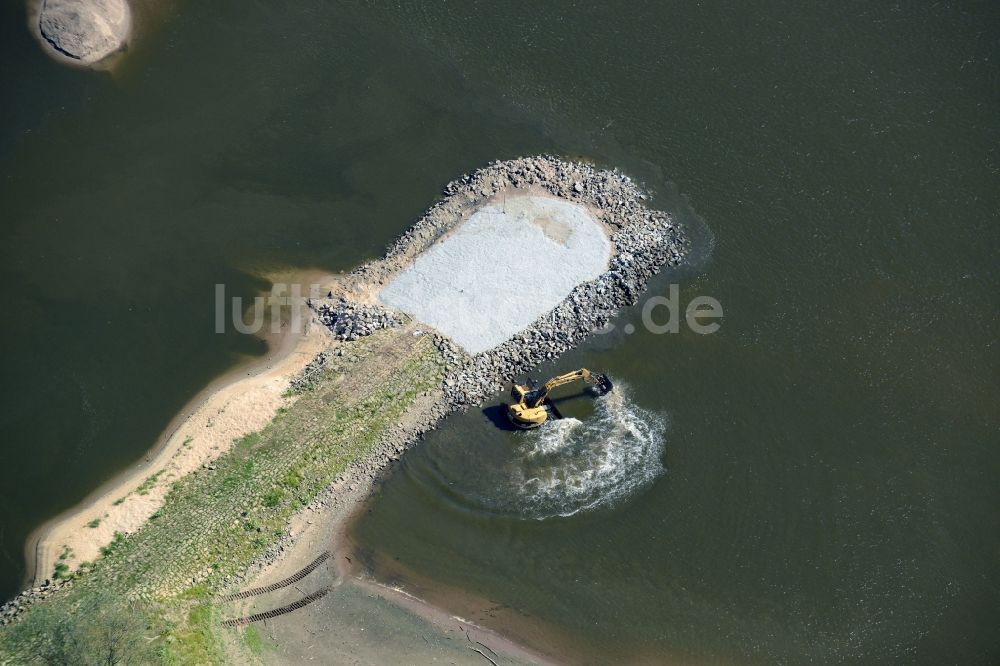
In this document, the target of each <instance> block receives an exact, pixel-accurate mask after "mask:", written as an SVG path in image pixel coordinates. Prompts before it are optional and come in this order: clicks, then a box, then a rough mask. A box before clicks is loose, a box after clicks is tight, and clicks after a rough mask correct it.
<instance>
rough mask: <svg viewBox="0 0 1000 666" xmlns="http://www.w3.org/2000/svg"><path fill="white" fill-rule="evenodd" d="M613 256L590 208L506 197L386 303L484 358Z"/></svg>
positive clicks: (446, 243) (383, 295)
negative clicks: (481, 354)
mask: <svg viewBox="0 0 1000 666" xmlns="http://www.w3.org/2000/svg"><path fill="white" fill-rule="evenodd" d="M610 256H611V244H610V242H609V241H608V238H607V236H606V235H605V233H604V231H603V229H602V227H601V225H600V223H599V222H598V221H597V220H596V219H595V218H594V216H593V215H592V214H591V213H590V212H589V211H588V210H587V209H586V208H585V207H584V206H581V205H580V204H578V203H571V202H568V201H562V200H559V199H556V198H554V197H551V196H531V195H518V196H512V197H502V198H501V200H500V201H494V202H493V203H490V204H487V205H485V206H483V207H481V208H479V209H478V210H476V211H475V212H473V213H472V215H471V216H470V217H469V219H468V221H466V222H464V223H463V224H461V225H460V226H459V227H457V228H456V229H455V230H454V231H453V232H452V233H451V234H449V235H448V236H447V238H445V239H443V240H442V241H440V242H438V243H436V244H434V245H433V246H432V247H430V248H429V249H428V250H426V251H425V252H424V253H423V254H421V255H420V256H419V257H417V259H416V261H414V262H413V264H412V265H411V266H409V267H407V268H405V269H404V270H402V271H401V272H400V273H399V275H397V276H396V278H395V279H394V280H392V282H390V283H389V285H388V286H387V287H385V288H384V289H383V290H382V291H381V292H380V293H379V295H378V299H379V300H380V301H381V302H383V303H385V304H386V305H389V306H392V307H393V308H396V309H398V310H402V311H404V312H406V313H407V314H410V315H412V316H413V317H414V318H416V319H417V320H419V321H421V322H424V323H426V324H430V325H431V326H433V327H434V328H436V329H437V330H438V331H440V332H442V333H444V334H445V335H447V336H448V337H450V338H451V339H452V340H454V341H455V342H456V343H457V344H458V345H459V346H460V347H462V349H463V350H465V351H466V352H467V353H469V354H478V353H480V352H483V351H486V350H487V349H491V348H493V347H496V346H497V345H499V344H500V343H502V342H503V341H505V340H508V339H510V338H511V337H512V336H513V335H514V334H516V333H518V332H519V331H521V330H523V329H525V328H527V327H528V326H530V325H531V323H532V322H533V321H534V320H535V319H537V318H538V317H539V316H540V315H542V314H545V313H546V312H548V311H549V310H551V309H552V308H553V307H555V306H556V305H558V304H559V302H560V301H562V300H563V299H564V298H565V297H566V295H567V294H569V293H570V291H572V289H573V288H574V287H575V286H576V285H578V284H580V283H581V282H585V281H587V280H591V279H594V278H596V277H597V276H598V275H600V274H601V273H603V272H604V270H605V268H606V267H607V265H608V260H609V258H610Z"/></svg>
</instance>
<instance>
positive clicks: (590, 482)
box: [510, 386, 666, 519]
mask: <svg viewBox="0 0 1000 666" xmlns="http://www.w3.org/2000/svg"><path fill="white" fill-rule="evenodd" d="M665 431H666V423H665V420H664V419H663V418H662V417H660V416H658V415H656V414H653V413H652V412H649V411H646V410H644V409H642V408H640V407H639V406H637V405H636V404H634V403H633V402H632V401H631V400H629V396H628V392H627V388H626V387H623V386H618V387H616V388H615V390H614V391H612V392H611V393H609V394H608V395H606V396H604V397H602V398H599V399H598V400H597V405H596V410H595V413H594V415H593V416H592V417H591V418H589V419H587V420H586V421H579V420H577V419H572V418H570V419H561V420H558V421H550V422H548V423H546V424H545V425H543V426H542V427H541V428H539V429H538V430H536V431H533V432H530V433H525V434H523V435H521V436H520V439H521V440H522V441H521V442H520V444H519V446H518V448H517V450H516V452H515V456H514V460H513V461H512V470H511V472H512V473H511V476H510V482H511V483H512V484H513V487H512V488H510V490H511V491H513V492H511V494H510V497H511V499H512V500H513V501H514V502H515V503H516V505H517V506H516V509H517V512H518V513H520V514H521V515H525V516H529V517H532V518H537V519H543V518H550V517H553V516H571V515H573V514H575V513H578V512H580V511H585V510H587V509H593V508H596V507H598V506H602V505H609V504H613V503H614V502H616V501H618V500H621V499H624V498H626V497H628V496H630V495H632V494H633V493H635V492H637V491H638V490H640V489H641V488H643V487H645V486H647V485H648V484H649V483H651V482H652V481H653V479H655V478H656V477H657V476H659V475H660V474H661V473H663V464H662V462H661V457H662V455H663V446H664V433H665ZM511 508H515V507H511Z"/></svg>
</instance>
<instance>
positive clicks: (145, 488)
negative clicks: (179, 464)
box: [135, 469, 163, 495]
mask: <svg viewBox="0 0 1000 666" xmlns="http://www.w3.org/2000/svg"><path fill="white" fill-rule="evenodd" d="M161 474H163V470H162V469H161V470H160V471H158V472H156V473H155V474H150V475H149V476H147V477H146V479H145V480H144V481H143V482H142V483H141V484H139V487H138V488H136V489H135V492H137V493H139V494H140V495H148V494H149V491H150V490H152V489H153V486H155V485H156V481H157V479H159V478H160V475H161Z"/></svg>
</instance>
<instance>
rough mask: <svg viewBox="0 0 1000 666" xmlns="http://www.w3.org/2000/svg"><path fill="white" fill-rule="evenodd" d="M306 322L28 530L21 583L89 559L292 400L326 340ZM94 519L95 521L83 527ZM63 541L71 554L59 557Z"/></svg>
mask: <svg viewBox="0 0 1000 666" xmlns="http://www.w3.org/2000/svg"><path fill="white" fill-rule="evenodd" d="M299 277H303V278H307V277H309V276H308V275H306V276H299ZM312 277H315V276H314V275H313V276H312ZM303 281H305V280H303ZM326 281H327V279H324V280H323V282H326ZM304 323H305V326H304V328H303V330H302V331H301V332H299V333H294V332H291V331H287V330H286V331H282V332H281V333H279V334H277V335H274V336H271V337H269V338H268V342H269V346H270V348H269V350H268V352H267V354H265V356H264V357H262V358H260V359H255V360H253V361H250V362H244V363H241V364H239V365H238V366H237V367H236V368H233V369H232V370H230V371H228V372H226V373H225V374H223V375H222V376H220V377H217V378H216V379H214V380H213V381H212V382H211V383H209V384H208V386H206V387H205V388H204V389H202V390H201V391H199V392H198V394H197V395H195V396H194V397H193V398H192V399H191V400H189V401H188V403H187V404H186V405H185V406H184V407H183V408H182V409H181V410H180V411H179V412H178V413H177V415H176V416H174V418H172V419H171V421H170V423H169V424H168V425H167V427H166V428H165V429H164V431H163V433H162V434H161V435H160V436H159V437H158V438H157V441H156V443H155V444H154V445H153V447H152V448H151V449H150V450H149V451H147V452H146V453H145V454H144V455H143V456H142V459H141V460H140V461H138V462H137V463H135V464H133V465H132V466H130V467H129V468H128V469H126V470H125V471H123V472H121V473H120V474H118V475H116V476H115V477H113V478H111V479H109V480H108V481H106V482H104V483H103V484H101V486H100V487H98V488H97V489H96V490H94V491H93V492H92V493H91V494H90V495H88V496H87V497H86V498H85V499H83V500H82V501H81V502H79V503H78V504H77V505H76V506H74V507H72V508H71V509H69V510H67V511H64V512H63V513H60V514H59V515H57V516H55V517H53V518H51V519H49V520H48V521H46V522H45V523H43V524H42V525H40V526H39V527H38V528H36V529H35V530H33V531H32V533H31V534H30V535H29V537H28V539H27V541H26V543H25V562H26V564H27V567H26V569H27V571H26V576H25V579H26V580H25V584H24V586H25V587H31V586H33V585H38V584H41V583H42V582H43V581H45V580H46V579H50V578H51V576H52V574H53V570H54V568H55V565H56V564H57V563H58V562H64V563H65V564H67V565H68V566H69V567H70V569H76V567H77V566H78V565H79V564H80V563H81V562H89V561H93V560H95V559H96V558H97V557H98V556H99V555H100V549H101V547H103V546H105V545H107V544H108V543H110V542H111V541H112V540H113V539H114V535H115V533H116V532H123V533H126V534H127V533H131V532H134V531H136V530H137V529H139V528H141V527H142V525H143V524H145V522H146V521H147V520H148V519H149V518H150V516H152V515H153V514H154V513H156V510H157V509H158V508H159V507H160V506H161V505H162V504H163V499H164V497H165V496H166V494H167V492H168V491H169V488H170V484H171V483H172V482H173V481H176V480H177V479H178V478H180V477H181V476H183V475H185V474H187V473H189V472H190V471H191V470H193V469H196V468H198V467H199V466H201V465H204V464H206V463H208V462H210V461H211V460H213V459H215V458H217V457H218V456H219V455H221V454H222V453H224V452H225V451H226V450H228V449H229V446H230V445H231V444H232V442H233V441H234V440H236V439H238V438H240V437H242V436H244V435H246V434H249V433H251V432H254V431H256V430H259V429H260V428H262V427H264V426H265V425H267V423H269V422H270V421H271V420H272V419H273V418H274V416H275V415H276V414H277V411H278V409H279V408H281V407H283V406H286V405H287V404H289V402H290V399H289V398H287V397H285V396H284V394H285V391H286V390H287V388H288V382H289V381H290V380H291V379H292V378H293V377H295V376H296V375H298V373H299V372H300V371H301V370H302V368H304V367H305V365H306V364H307V363H309V361H311V360H312V359H313V358H315V356H316V354H318V353H319V352H320V351H321V350H322V349H323V348H324V347H325V346H327V345H328V344H329V343H330V336H329V334H328V333H327V332H326V329H325V328H324V327H323V326H319V325H315V324H314V323H313V322H312V321H311V320H309V319H308V317H304ZM150 480H152V481H150ZM95 519H99V520H100V524H99V525H97V526H96V527H89V526H88V524H89V523H90V522H91V521H93V520H95ZM66 548H69V549H70V554H69V555H67V557H65V558H64V559H61V558H60V556H61V555H63V554H64V553H65V552H66Z"/></svg>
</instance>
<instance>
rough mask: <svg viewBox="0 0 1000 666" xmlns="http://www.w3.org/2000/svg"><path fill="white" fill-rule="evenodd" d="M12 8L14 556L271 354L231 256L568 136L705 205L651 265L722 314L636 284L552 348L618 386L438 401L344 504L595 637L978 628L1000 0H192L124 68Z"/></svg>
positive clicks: (288, 254)
mask: <svg viewBox="0 0 1000 666" xmlns="http://www.w3.org/2000/svg"><path fill="white" fill-rule="evenodd" d="M2 11H3V22H2V31H3V33H2V34H3V39H2V40H0V51H2V55H3V62H4V68H3V70H2V74H0V76H2V77H3V78H2V85H3V88H4V91H5V95H4V99H5V102H4V104H3V106H2V107H0V113H2V114H3V123H2V129H0V173H2V180H0V202H2V206H3V208H2V211H3V212H2V216H0V239H2V241H0V252H2V261H0V272H2V278H3V280H4V284H5V286H6V288H7V294H8V295H7V299H6V306H7V317H6V325H5V326H3V328H2V334H0V335H2V342H3V344H2V345H0V349H2V350H3V351H2V354H3V359H2V363H3V367H4V369H5V375H4V379H5V381H4V383H3V388H2V391H3V396H2V397H3V399H2V401H0V424H2V426H3V432H4V437H3V438H2V440H0V446H2V447H3V449H2V450H3V455H4V460H5V461H6V462H7V464H5V465H3V466H0V524H2V534H0V548H2V551H0V552H2V553H3V557H4V566H3V576H2V578H0V583H2V592H3V593H4V595H5V596H6V595H9V594H11V593H12V592H13V591H15V589H16V588H17V586H18V584H19V582H20V579H21V576H22V575H23V571H24V568H23V567H24V563H23V556H22V549H23V544H24V540H25V538H26V537H27V535H28V533H29V532H30V530H32V529H33V528H34V527H36V526H37V525H38V524H39V523H40V522H42V521H44V520H45V519H47V518H49V517H51V516H52V515H54V514H56V513H58V512H60V511H62V510H65V509H66V508H68V507H70V506H72V505H73V504H74V503H76V502H78V501H79V500H80V499H81V498H83V497H84V496H86V494H87V493H88V492H90V491H92V490H93V489H94V488H96V487H97V486H98V485H99V484H100V483H101V482H103V481H104V480H106V479H107V478H108V477H109V475H111V474H112V473H113V472H115V471H117V470H121V469H124V468H125V467H127V466H128V465H130V464H133V463H135V462H136V461H137V460H139V459H141V458H142V456H143V454H144V453H145V452H146V450H147V449H148V448H149V447H150V446H151V445H152V443H153V442H154V441H155V440H156V438H157V436H158V434H159V433H160V432H161V431H162V430H163V428H164V427H165V426H166V425H167V423H168V422H169V420H170V418H171V416H172V415H173V414H174V413H176V411H177V410H178V409H179V408H180V407H181V406H182V405H183V404H184V403H185V402H186V401H187V400H189V399H190V398H191V397H192V396H193V395H194V394H195V393H197V391H198V390H199V389H200V388H201V387H203V386H204V385H205V384H206V383H208V382H209V381H210V380H211V379H212V378H213V377H215V376H217V375H218V374H219V373H221V372H223V371H224V370H226V369H227V368H232V367H234V365H236V364H238V363H239V362H240V361H242V360H246V359H252V358H253V357H255V356H260V355H261V354H263V353H264V351H265V349H266V345H265V343H263V342H262V341H260V340H257V339H254V338H251V337H248V336H242V335H238V334H236V333H232V332H231V333H227V334H225V335H217V334H215V333H214V326H213V322H214V313H213V298H214V285H215V284H216V283H225V284H226V285H227V287H228V290H229V293H230V294H232V295H245V296H248V295H251V294H253V293H256V292H257V291H259V290H261V289H266V288H267V287H268V283H267V280H266V279H265V277H262V276H266V275H269V274H271V273H273V272H275V271H283V270H289V269H310V270H311V269H322V270H331V271H333V270H341V269H345V268H348V267H350V266H351V265H354V264H356V263H357V262H359V261H362V260H364V259H365V258H368V257H371V256H374V255H377V254H379V253H380V252H381V250H382V248H383V247H384V246H385V244H386V243H387V242H388V241H389V240H390V239H391V238H392V237H393V236H394V235H396V234H398V233H399V232H401V231H402V230H403V229H404V228H405V227H406V226H407V225H408V224H409V223H410V222H411V221H413V220H414V219H415V218H416V217H417V216H418V215H419V214H420V212H421V211H422V210H423V209H425V208H426V207H427V206H428V205H429V204H430V203H431V202H432V201H433V200H434V199H435V197H436V196H437V195H438V193H439V192H440V189H441V187H442V186H443V185H444V184H445V183H446V182H447V181H448V180H450V179H451V178H453V177H455V176H457V175H460V174H461V173H463V172H466V171H468V170H470V169H474V168H475V167H477V166H479V165H481V164H483V163H485V162H487V161H489V160H491V159H497V158H507V157H514V156H518V155H522V154H534V153H539V152H546V151H551V152H556V153H558V154H560V155H565V156H569V157H574V156H582V157H586V158H588V159H591V160H594V161H596V162H597V163H599V164H601V165H604V166H617V167H620V168H622V169H624V170H625V171H627V172H628V173H630V174H631V175H633V176H635V177H636V178H638V179H639V180H641V181H642V182H643V183H645V184H646V185H647V187H648V188H649V189H650V190H651V191H652V193H653V197H652V200H651V205H654V206H656V207H659V208H662V209H665V210H668V211H671V212H672V213H674V214H675V216H676V217H677V218H678V219H680V220H681V221H682V222H684V223H685V224H686V225H688V226H689V228H690V229H692V230H693V232H694V233H695V235H696V243H695V254H696V257H695V258H696V261H695V262H694V264H695V265H693V266H691V267H688V268H685V269H681V270H679V271H676V272H673V273H670V274H665V275H663V276H661V277H660V278H659V279H658V280H657V281H656V283H655V284H654V285H652V286H651V289H650V291H649V293H648V294H647V295H646V296H647V297H649V296H654V295H662V296H666V295H669V293H670V291H669V289H670V284H672V283H676V284H678V285H679V287H680V289H679V296H678V300H679V302H680V304H681V306H682V307H683V306H684V305H686V304H687V303H689V302H690V301H691V299H692V298H694V297H696V296H701V295H705V296H712V297H714V298H716V299H717V300H718V301H719V302H720V303H721V304H722V306H723V309H724V313H725V316H724V318H723V319H722V320H721V323H722V326H721V328H720V330H719V331H718V332H716V333H715V334H712V335H698V334H695V333H694V332H692V331H691V330H690V329H689V328H688V327H687V326H686V325H685V324H683V323H682V324H681V326H680V330H679V332H678V333H663V334H657V333H654V332H651V331H650V330H648V329H647V327H645V326H644V325H643V322H642V316H641V311H640V308H639V307H637V308H634V309H632V310H630V311H628V312H625V313H624V314H623V315H622V317H621V318H620V320H619V321H618V322H617V324H618V326H617V328H616V330H615V331H613V332H611V333H609V334H607V335H603V336H599V337H598V338H596V339H594V340H593V341H592V342H589V343H587V344H586V345H585V346H584V347H583V348H581V349H580V350H577V351H575V352H573V353H572V354H570V355H568V356H566V357H565V358H564V359H562V360H561V361H560V362H559V364H558V365H554V366H551V367H546V368H542V369H540V370H539V373H538V374H539V376H542V375H545V374H548V373H550V372H556V371H563V370H568V369H572V368H575V367H577V366H580V365H585V366H587V367H591V368H592V369H595V370H600V371H602V372H607V373H609V374H610V375H611V376H612V378H613V379H615V380H616V382H617V383H618V385H619V388H620V389H621V390H620V391H618V392H616V396H615V398H614V399H615V400H616V402H615V403H614V404H605V403H598V404H594V403H593V402H592V401H590V400H589V399H570V400H567V401H566V402H565V404H564V406H565V411H566V412H567V413H568V415H570V416H572V417H574V418H576V419H577V420H578V423H577V422H574V421H567V422H564V423H560V424H557V425H556V426H554V427H552V428H549V429H548V430H545V431H542V432H540V433H532V434H523V433H513V432H510V431H507V430H504V429H502V428H500V427H498V426H497V424H496V422H495V417H496V412H495V409H494V410H491V409H487V410H485V411H484V412H479V411H475V412H472V413H468V414H464V415H459V416H456V417H453V418H451V419H449V420H448V422H447V423H446V424H445V426H444V427H443V428H442V429H440V430H438V431H436V432H434V433H432V434H431V435H430V436H428V438H427V440H426V441H425V442H424V443H423V444H422V445H421V446H420V447H418V448H417V449H416V450H414V451H413V452H411V453H409V454H407V456H406V457H405V458H404V461H403V463H402V464H401V466H400V467H399V468H398V469H397V470H396V472H395V473H394V474H393V475H392V476H391V478H390V479H389V480H388V482H387V483H386V484H385V486H384V487H383V489H382V492H381V493H380V495H379V497H378V498H377V499H376V500H375V501H374V502H373V503H372V505H371V506H370V507H369V509H370V511H369V512H368V514H367V515H366V516H365V517H364V518H363V519H362V520H361V521H360V523H359V524H358V526H357V528H356V530H355V538H356V539H357V541H358V542H359V547H360V548H362V549H364V550H367V551H368V552H369V553H370V555H371V561H372V562H374V563H376V565H375V574H376V575H383V576H385V577H386V578H391V580H393V581H397V582H402V583H403V584H409V585H411V586H412V587H413V588H414V589H419V590H421V591H423V592H425V593H426V596H429V597H432V598H434V599H436V600H438V601H441V602H444V603H447V604H451V605H452V606H453V608H454V610H455V612H459V611H461V612H466V613H472V614H474V616H475V618H476V619H480V620H481V621H482V622H484V623H487V624H493V625H495V626H497V627H498V628H499V629H501V630H503V631H506V632H508V633H510V634H512V635H513V636H514V637H515V638H520V639H522V640H525V641H527V642H528V643H531V644H533V645H535V646H536V647H540V648H542V649H547V650H549V651H553V652H564V653H566V654H569V655H576V656H579V655H582V654H588V655H590V656H589V659H590V660H591V661H598V662H612V661H619V662H620V661H627V660H633V661H635V660H647V661H651V662H659V661H664V660H674V661H677V662H680V663H687V662H690V663H762V664H768V663H807V662H810V661H811V662H814V663H921V664H924V663H926V664H938V663H963V664H975V663H995V661H996V659H997V657H998V655H1000V644H998V637H997V633H996V627H997V626H1000V610H998V609H1000V593H998V589H1000V572H998V570H997V566H996V556H997V553H998V552H1000V521H998V516H1000V514H998V507H1000V490H998V488H1000V486H998V484H997V482H996V479H997V474H998V472H1000V449H998V447H997V444H998V437H997V435H998V426H1000V413H998V411H1000V410H998V408H997V404H998V402H997V398H998V388H1000V386H998V384H1000V381H998V376H1000V363H998V355H997V350H996V342H995V341H996V338H997V333H998V330H997V329H998V326H997V318H996V312H997V306H998V298H997V287H998V284H1000V275H998V272H1000V271H998V266H1000V262H998V261H997V250H998V248H1000V229H998V219H997V217H998V210H1000V178H998V175H1000V154H998V139H1000V116H998V111H1000V104H998V103H1000V65H998V57H1000V48H998V39H1000V11H998V7H997V5H996V4H995V3H990V2H969V3H961V4H958V3H933V4H931V3H919V4H913V5H904V4H897V3H870V2H843V3H836V4H835V5H831V6H807V5H803V4H802V3H797V2H778V3H770V4H768V5H767V6H766V7H764V6H753V5H751V4H747V3H742V4H741V3H730V5H729V6H726V5H722V4H716V3H640V4H635V3H633V4H632V5H629V6H627V7H626V6H622V7H615V6H611V5H607V6H604V5H601V4H584V3H579V4H573V5H569V4H552V5H542V6H539V5H538V4H537V3H531V4H529V3H523V4H516V5H509V4H507V3H474V2H470V3H461V4H457V5H456V4H451V3H449V4H447V5H445V4H440V5H437V4H434V5H431V4H426V3H421V4H413V5H412V6H411V4H410V3H401V4H400V5H395V4H380V5H378V6H375V7H368V6H366V7H359V6H353V5H339V4H335V3H325V2H318V1H315V2H314V1H304V2H299V3H295V7H294V9H289V8H287V7H286V8H283V9H279V8H278V7H277V6H273V7H269V6H265V5H263V4H257V3H254V4H248V3H244V2H233V1H225V2H223V1H220V2H213V3H179V4H178V6H177V10H176V12H174V14H173V15H172V16H171V17H170V18H169V20H167V21H166V22H165V23H163V24H162V25H160V26H158V27H157V29H155V30H154V29H152V28H150V29H148V30H146V31H145V36H144V40H143V41H142V43H139V44H136V45H135V47H134V48H133V50H132V52H130V53H129V55H128V58H127V59H126V60H125V62H124V65H123V66H122V67H121V68H119V69H118V70H117V71H116V72H115V74H114V75H113V76H111V75H108V74H100V73H91V72H83V71H76V70H72V69H69V68H66V67H63V66H60V65H57V64H55V63H53V62H51V61H49V60H48V59H47V58H46V57H45V56H44V54H42V53H41V50H40V49H39V48H38V46H37V44H35V43H34V41H33V40H32V38H31V37H30V35H29V34H28V32H27V30H26V28H25V26H24V19H23V8H22V7H21V6H20V5H19V4H17V3H6V4H5V5H4V9H3V10H2ZM529 285H530V280H528V281H526V286H529ZM640 307H641V305H640ZM654 316H655V317H657V318H658V319H661V318H663V317H664V316H665V309H662V308H660V309H658V310H657V311H656V314H655V315H654ZM626 324H631V325H632V327H634V332H633V333H626V330H631V329H627V328H626ZM611 397H612V396H608V398H611Z"/></svg>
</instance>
